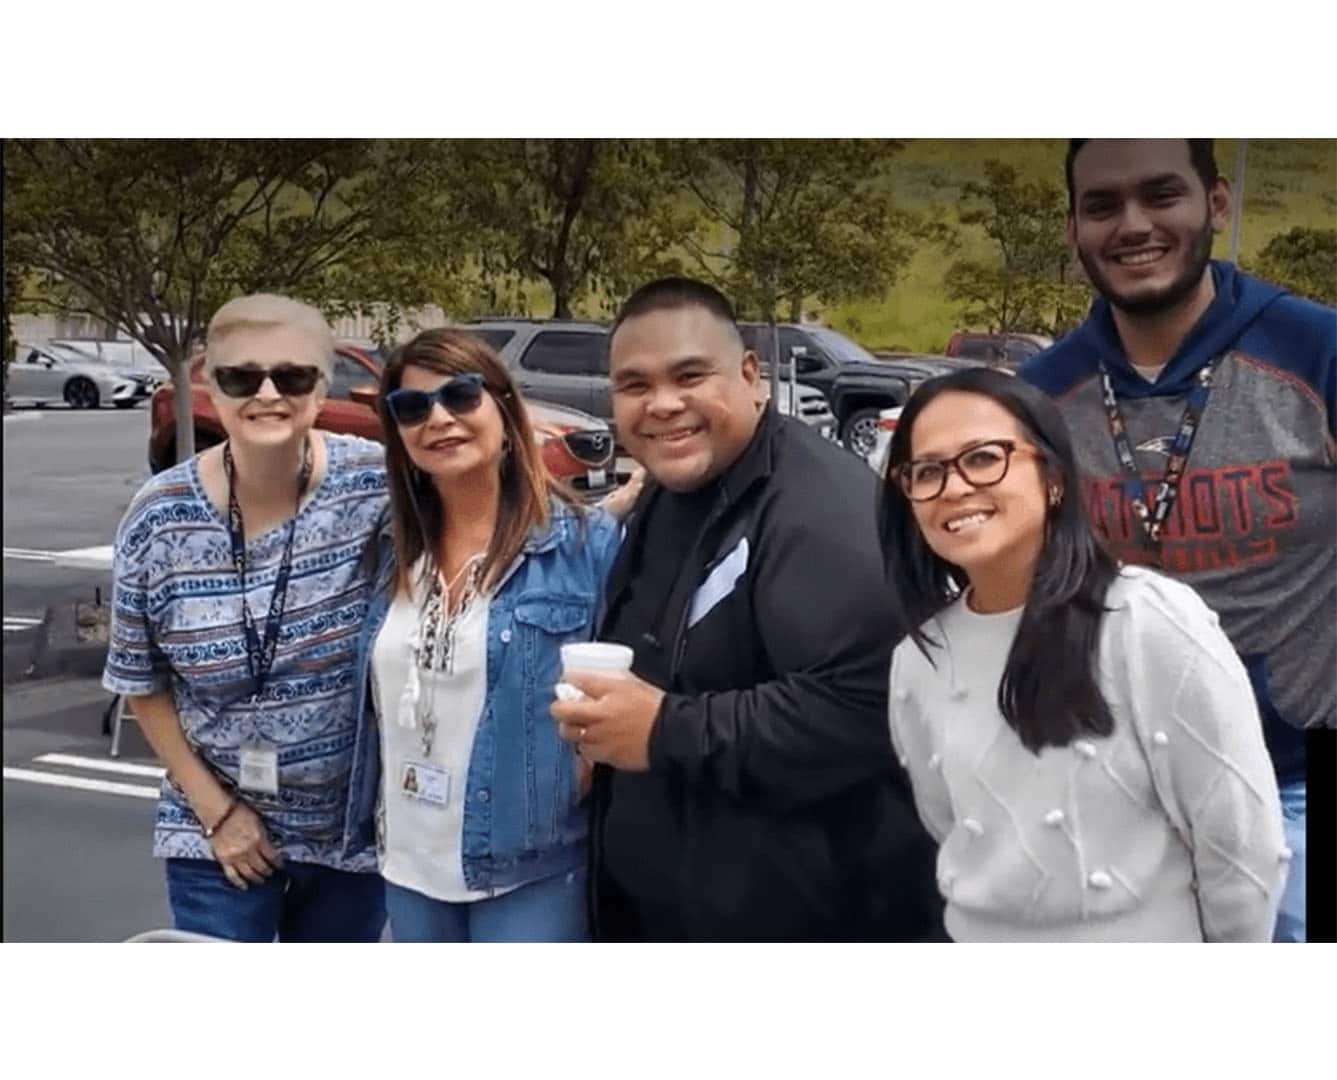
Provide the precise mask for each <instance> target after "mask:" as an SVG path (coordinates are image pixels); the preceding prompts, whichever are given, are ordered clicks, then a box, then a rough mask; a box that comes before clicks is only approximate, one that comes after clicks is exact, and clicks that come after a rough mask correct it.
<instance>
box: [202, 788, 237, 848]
mask: <svg viewBox="0 0 1337 1080" xmlns="http://www.w3.org/2000/svg"><path fill="white" fill-rule="evenodd" d="M240 803H241V800H240V799H238V798H237V797H236V796H235V795H234V796H233V797H232V801H231V802H230V803H228V804H227V809H226V810H224V811H223V816H222V817H221V818H219V819H218V820H217V821H215V822H214V823H213V824H212V825H210V826H209V827H208V828H207V829H205V830H204V838H205V839H206V840H212V839H213V838H214V833H216V832H217V831H218V830H219V829H221V828H222V827H223V822H225V821H227V819H228V818H230V817H231V816H232V811H233V810H235V809H237V806H238V805H239V804H240Z"/></svg>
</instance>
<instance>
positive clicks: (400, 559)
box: [376, 329, 569, 592]
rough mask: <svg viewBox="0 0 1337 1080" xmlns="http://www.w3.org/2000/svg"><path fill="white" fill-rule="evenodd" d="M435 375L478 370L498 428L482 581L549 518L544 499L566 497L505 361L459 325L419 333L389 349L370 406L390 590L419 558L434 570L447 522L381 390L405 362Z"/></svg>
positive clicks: (395, 380) (401, 586) (393, 385)
mask: <svg viewBox="0 0 1337 1080" xmlns="http://www.w3.org/2000/svg"><path fill="white" fill-rule="evenodd" d="M410 366H412V367H417V368H422V369H424V370H426V371H434V372H438V373H440V374H442V375H463V374H465V373H466V372H477V373H478V374H480V375H482V376H483V388H484V390H485V391H486V392H487V393H489V394H491V395H492V400H493V401H495V402H496V403H497V409H498V411H499V412H500V413H501V420H502V425H503V428H504V431H505V438H504V441H503V444H502V445H503V446H504V447H505V450H504V453H503V456H502V459H501V495H500V500H501V501H500V505H499V506H498V507H497V527H496V531H495V532H494V533H493V534H492V542H491V543H490V544H489V545H488V551H487V555H486V557H485V559H484V562H483V571H482V576H481V580H482V582H483V584H484V587H491V586H492V585H494V584H495V583H496V580H497V578H498V577H500V576H501V574H503V573H505V571H506V568H507V567H509V566H510V564H511V563H512V562H513V561H514V559H515V558H516V556H517V555H519V554H520V551H521V549H522V548H523V547H524V544H525V538H526V537H527V536H528V534H529V531H530V530H531V529H533V528H535V527H536V526H540V525H546V524H547V522H548V501H549V498H550V497H552V496H556V497H558V498H560V499H563V500H564V501H566V500H568V499H569V494H568V493H567V492H566V491H564V490H563V489H562V488H561V486H560V485H558V484H556V483H554V482H553V480H552V479H551V478H550V477H549V475H548V471H547V469H546V468H545V466H544V464H543V458H542V456H541V454H540V451H539V447H538V443H537V442H536V441H535V439H534V429H533V426H532V425H531V424H530V421H529V413H528V411H527V410H526V409H525V405H524V402H523V401H522V400H521V398H520V395H519V394H518V393H517V392H516V389H515V384H514V383H513V382H512V381H511V377H510V374H509V373H508V372H507V370H506V365H505V364H503V363H502V362H501V360H500V359H499V358H498V357H497V354H496V353H495V352H493V350H492V349H491V348H490V347H489V346H488V345H487V344H486V343H485V342H484V341H483V340H482V339H481V338H479V337H478V336H477V335H475V334H470V333H468V332H467V331H464V330H447V329H438V330H424V331H423V332H422V333H420V334H419V335H418V336H417V337H415V338H414V339H413V340H412V341H410V342H408V344H406V345H402V346H400V348H398V349H396V350H395V352H394V353H393V355H391V357H390V360H389V361H388V362H387V363H386V365H385V370H384V371H383V372H382V373H381V388H380V394H379V395H378V396H377V399H376V411H377V412H378V413H379V414H380V418H381V426H382V428H383V429H384V431H385V465H386V475H387V482H388V486H389V489H390V513H391V517H392V519H393V523H394V544H395V560H396V563H397V564H398V565H397V567H396V589H397V590H398V591H400V592H407V591H408V589H409V586H410V582H409V573H410V570H411V569H412V567H413V566H414V565H415V564H416V563H417V561H418V559H419V558H421V557H423V556H424V555H425V556H426V571H427V573H426V580H431V576H432V575H433V574H434V573H436V571H437V569H438V567H437V546H438V543H439V541H440V538H441V535H442V533H443V532H444V530H445V525H446V508H445V506H444V505H443V504H442V502H441V496H440V495H439V494H438V493H437V490H436V485H435V484H433V483H432V480H431V477H430V476H428V475H427V474H426V473H425V472H423V471H422V470H421V469H419V468H417V466H415V465H414V464H413V461H412V459H410V457H409V455H408V450H407V449H405V447H404V440H403V437H402V436H401V435H400V433H399V425H398V424H396V423H395V420H394V418H393V417H392V416H391V415H390V412H389V409H388V407H387V406H386V404H385V398H386V395H387V394H389V393H390V392H391V391H392V390H397V389H399V386H400V383H401V382H402V381H403V377H404V369H405V368H406V367H410Z"/></svg>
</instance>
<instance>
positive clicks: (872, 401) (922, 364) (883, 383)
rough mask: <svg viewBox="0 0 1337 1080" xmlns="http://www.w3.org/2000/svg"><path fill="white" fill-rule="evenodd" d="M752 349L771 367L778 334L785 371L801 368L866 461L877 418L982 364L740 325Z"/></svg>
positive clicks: (800, 329)
mask: <svg viewBox="0 0 1337 1080" xmlns="http://www.w3.org/2000/svg"><path fill="white" fill-rule="evenodd" d="M739 329H740V330H741V331H742V333H743V340H744V342H745V343H746V344H747V347H748V348H750V349H752V350H754V351H755V352H756V353H757V354H758V356H760V357H761V359H762V363H763V365H765V366H767V367H769V365H770V364H771V362H772V361H773V360H774V358H775V346H776V342H775V338H776V336H777V335H776V330H778V331H779V334H778V337H779V348H780V352H779V356H780V372H781V375H782V376H785V377H787V376H788V369H789V365H790V363H794V364H795V365H797V371H796V374H795V378H796V379H797V380H798V381H799V382H800V383H803V384H805V385H807V386H812V387H815V388H816V389H818V390H820V391H821V392H822V393H823V394H824V395H826V400H827V402H828V404H830V406H831V412H832V413H833V414H834V415H835V418H836V423H837V424H838V425H839V434H840V441H841V442H842V443H844V444H845V447H846V448H847V449H848V450H851V451H853V452H854V453H856V454H858V455H859V456H860V457H864V458H866V457H867V456H868V455H869V454H870V453H872V450H873V446H874V444H875V443H876V441H877V414H878V413H879V412H880V411H881V410H882V409H887V408H891V407H892V406H894V405H904V404H905V402H906V400H907V399H908V398H909V397H910V394H911V393H912V392H913V391H914V388H915V387H916V386H918V385H919V384H920V383H921V382H923V381H924V380H925V379H929V378H932V377H933V376H935V375H945V374H947V373H948V372H949V371H956V370H957V369H959V368H962V367H976V366H978V365H979V364H980V363H981V361H975V360H967V359H964V358H953V357H947V356H926V355H922V356H921V355H913V354H905V355H901V356H895V357H893V358H890V359H878V358H877V357H875V356H873V354H872V353H870V352H868V351H867V350H866V349H864V348H863V346H861V345H859V344H857V343H856V342H853V341H851V340H850V339H849V338H847V337H845V335H844V334H841V333H838V332H837V331H835V330H832V329H830V328H828V327H825V326H808V325H803V324H799V323H779V324H778V325H777V326H776V327H774V328H772V327H771V326H770V324H768V323H757V322H745V323H740V324H739Z"/></svg>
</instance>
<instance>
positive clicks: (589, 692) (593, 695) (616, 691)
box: [551, 641, 664, 772]
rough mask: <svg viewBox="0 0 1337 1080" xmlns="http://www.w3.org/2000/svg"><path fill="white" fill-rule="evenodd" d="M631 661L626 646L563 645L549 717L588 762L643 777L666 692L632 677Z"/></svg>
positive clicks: (601, 644) (586, 643)
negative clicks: (654, 729)
mask: <svg viewBox="0 0 1337 1080" xmlns="http://www.w3.org/2000/svg"><path fill="white" fill-rule="evenodd" d="M632 656H633V654H632V651H631V649H629V648H627V647H626V646H625V645H614V644H611V643H607V642H601V641H593V642H580V643H578V644H572V645H563V646H562V681H561V682H560V683H558V684H557V687H556V695H557V700H556V701H555V702H554V703H553V706H552V710H551V711H552V715H553V716H554V717H555V718H556V719H557V731H558V734H559V735H560V736H561V737H562V738H563V739H564V740H565V741H566V742H568V743H570V744H571V745H572V746H574V747H575V748H576V750H577V752H578V753H579V754H580V755H581V757H582V758H584V759H585V760H587V761H591V762H602V763H603V764H605V765H611V766H613V768H615V769H625V770H627V771H631V772H645V771H647V770H648V769H649V768H650V756H649V745H650V729H651V728H652V727H654V723H655V718H656V717H657V716H658V715H659V707H660V704H661V703H662V702H663V700H664V691H662V690H660V689H659V688H658V687H656V686H651V685H650V684H649V683H648V682H646V681H645V680H643V679H640V678H638V677H637V676H635V675H633V674H632V673H631V661H632Z"/></svg>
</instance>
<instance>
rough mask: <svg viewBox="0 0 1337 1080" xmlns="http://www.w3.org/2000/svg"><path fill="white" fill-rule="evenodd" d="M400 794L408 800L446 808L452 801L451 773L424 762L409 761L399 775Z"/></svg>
mask: <svg viewBox="0 0 1337 1080" xmlns="http://www.w3.org/2000/svg"><path fill="white" fill-rule="evenodd" d="M399 793H400V794H401V795H403V796H404V797H405V798H406V799H417V800H418V801H419V802H425V803H431V804H432V805H433V806H445V805H446V803H447V802H449V801H450V773H448V772H447V771H446V770H445V769H439V768H437V767H436V766H435V765H428V764H427V763H426V762H424V761H408V762H405V763H404V767H403V768H402V769H401V770H400V773H399Z"/></svg>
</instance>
